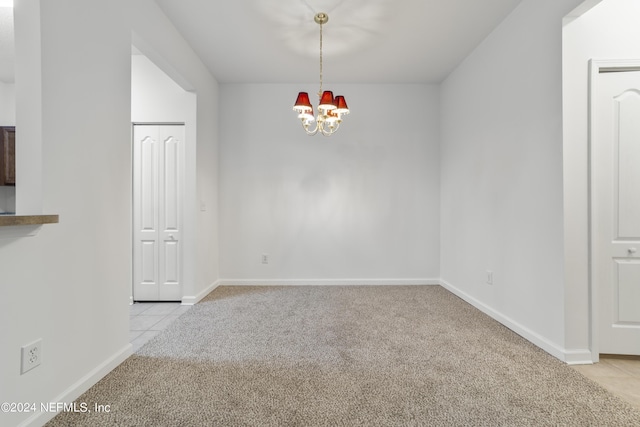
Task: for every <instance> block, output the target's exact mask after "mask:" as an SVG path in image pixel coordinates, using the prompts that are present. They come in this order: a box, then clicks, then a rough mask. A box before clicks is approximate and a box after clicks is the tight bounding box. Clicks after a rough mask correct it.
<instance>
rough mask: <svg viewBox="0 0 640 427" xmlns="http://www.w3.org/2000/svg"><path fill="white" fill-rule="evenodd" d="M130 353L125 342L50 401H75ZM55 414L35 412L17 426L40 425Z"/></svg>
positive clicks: (129, 345)
mask: <svg viewBox="0 0 640 427" xmlns="http://www.w3.org/2000/svg"><path fill="white" fill-rule="evenodd" d="M132 353H133V347H132V346H131V344H127V345H126V346H124V347H123V348H122V349H121V350H120V351H118V352H117V353H115V354H114V355H113V356H111V357H110V358H108V359H107V360H105V361H104V362H102V363H101V364H100V365H98V366H97V367H96V368H94V369H93V370H91V371H90V372H89V373H88V374H87V375H85V376H84V377H82V378H80V380H78V381H77V382H76V383H75V384H72V385H71V387H69V388H68V389H67V390H65V391H64V392H62V394H60V395H59V396H58V397H56V398H54V399H53V400H52V401H51V402H65V403H71V402H73V401H75V400H76V399H77V398H78V397H80V396H81V395H82V393H84V392H85V391H87V390H89V389H90V388H91V387H92V386H94V385H95V384H96V383H97V382H98V381H100V380H101V379H102V378H104V377H105V376H106V375H107V374H108V373H109V372H111V371H113V370H114V369H115V368H116V367H117V366H118V365H119V364H121V363H122V362H124V361H125V360H126V359H127V358H128V357H129V356H131V354H132ZM56 415H58V413H57V412H36V413H35V414H34V415H33V416H31V417H29V418H27V419H26V420H25V421H23V422H22V423H20V424H19V425H18V427H27V426H42V425H44V424H45V423H46V422H47V421H50V420H51V419H53V417H55V416H56Z"/></svg>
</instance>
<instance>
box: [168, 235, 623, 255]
mask: <svg viewBox="0 0 640 427" xmlns="http://www.w3.org/2000/svg"><path fill="white" fill-rule="evenodd" d="M169 239H170V240H176V238H175V237H173V234H169ZM634 252H635V250H634Z"/></svg>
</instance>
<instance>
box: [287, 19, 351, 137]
mask: <svg viewBox="0 0 640 427" xmlns="http://www.w3.org/2000/svg"><path fill="white" fill-rule="evenodd" d="M328 20H329V15H327V14H326V13H317V14H316V15H315V17H314V21H316V23H318V24H319V25H320V90H319V91H318V99H319V100H320V103H319V105H318V115H317V117H314V116H313V106H312V105H311V102H309V94H308V93H307V92H300V93H298V98H297V99H296V103H295V105H294V106H293V110H294V111H296V112H297V113H298V118H299V119H300V120H301V121H302V127H303V128H304V130H305V132H306V133H307V134H308V135H315V134H316V133H318V132H320V133H321V134H323V135H324V136H331V135H333V133H334V132H336V131H337V130H338V128H339V127H340V123H342V116H346V115H347V114H349V107H347V101H345V99H344V96H342V95H338V96H336V97H335V98H334V96H333V92H332V91H330V90H325V91H324V92H323V91H322V25H324V24H326V23H327V21H328ZM314 121H315V122H316V123H315V125H314V126H312V123H313V122H314Z"/></svg>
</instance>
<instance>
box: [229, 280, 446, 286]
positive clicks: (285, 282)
mask: <svg viewBox="0 0 640 427" xmlns="http://www.w3.org/2000/svg"><path fill="white" fill-rule="evenodd" d="M219 282H220V285H222V286H367V285H373V286H391V285H400V286H403V285H439V284H440V280H439V279H220V280H219Z"/></svg>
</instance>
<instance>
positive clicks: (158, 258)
mask: <svg viewBox="0 0 640 427" xmlns="http://www.w3.org/2000/svg"><path fill="white" fill-rule="evenodd" d="M183 153H184V125H174V124H171V125H165V124H153V125H148V124H134V126H133V240H134V241H133V299H134V301H180V300H181V299H182V281H181V274H182V239H181V237H182V236H181V234H182V182H183V173H184V171H183V158H184V155H183Z"/></svg>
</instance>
